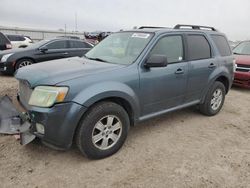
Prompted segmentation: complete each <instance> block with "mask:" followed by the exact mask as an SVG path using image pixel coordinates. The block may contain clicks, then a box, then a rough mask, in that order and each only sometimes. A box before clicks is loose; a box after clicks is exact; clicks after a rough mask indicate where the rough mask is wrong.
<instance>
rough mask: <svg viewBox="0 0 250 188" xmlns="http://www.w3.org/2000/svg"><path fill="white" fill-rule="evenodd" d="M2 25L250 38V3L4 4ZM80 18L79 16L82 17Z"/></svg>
mask: <svg viewBox="0 0 250 188" xmlns="http://www.w3.org/2000/svg"><path fill="white" fill-rule="evenodd" d="M0 2H1V6H0V26H11V27H23V28H36V29H49V30H58V29H64V28H65V24H66V28H67V30H70V31H75V29H76V26H75V25H76V24H75V20H76V19H75V17H77V30H78V31H118V30H120V29H124V30H126V29H131V28H133V27H134V26H142V25H146V26H149V25H150V26H166V27H173V26H175V25H176V24H198V25H208V26H213V27H215V28H217V29H218V30H220V31H221V32H223V33H225V34H226V35H227V36H228V38H229V39H230V40H234V41H235V40H247V39H250V0H238V1H237V0H206V1H204V0H58V1H56V0H42V1H41V0H0ZM76 15H77V16H76Z"/></svg>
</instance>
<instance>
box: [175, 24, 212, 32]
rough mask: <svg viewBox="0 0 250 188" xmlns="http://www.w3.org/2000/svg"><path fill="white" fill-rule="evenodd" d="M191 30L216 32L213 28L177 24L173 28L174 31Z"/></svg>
mask: <svg viewBox="0 0 250 188" xmlns="http://www.w3.org/2000/svg"><path fill="white" fill-rule="evenodd" d="M183 27H184V29H185V28H191V29H197V30H204V29H205V30H207V29H209V30H211V31H217V30H216V29H215V28H214V27H208V26H201V25H182V24H178V25H176V26H175V27H174V29H181V28H183Z"/></svg>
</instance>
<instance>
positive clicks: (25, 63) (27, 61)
mask: <svg viewBox="0 0 250 188" xmlns="http://www.w3.org/2000/svg"><path fill="white" fill-rule="evenodd" d="M33 63H34V62H33V61H32V60H31V59H21V60H19V61H18V62H17V63H16V66H15V69H16V70H17V69H20V68H22V67H26V66H28V65H32V64H33Z"/></svg>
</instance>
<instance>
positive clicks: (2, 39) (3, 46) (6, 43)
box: [0, 32, 12, 50]
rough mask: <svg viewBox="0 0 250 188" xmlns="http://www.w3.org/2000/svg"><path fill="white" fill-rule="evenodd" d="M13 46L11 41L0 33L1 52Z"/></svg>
mask: <svg viewBox="0 0 250 188" xmlns="http://www.w3.org/2000/svg"><path fill="white" fill-rule="evenodd" d="M11 48H12V45H11V43H10V40H9V39H8V38H7V37H6V36H5V35H4V34H3V33H1V32H0V50H8V49H11Z"/></svg>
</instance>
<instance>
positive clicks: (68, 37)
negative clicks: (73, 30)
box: [57, 36, 80, 40]
mask: <svg viewBox="0 0 250 188" xmlns="http://www.w3.org/2000/svg"><path fill="white" fill-rule="evenodd" d="M57 38H66V39H78V40H80V37H78V36H58V37H57Z"/></svg>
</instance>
